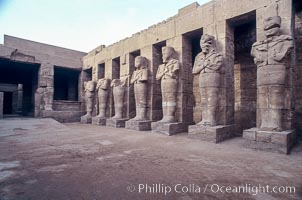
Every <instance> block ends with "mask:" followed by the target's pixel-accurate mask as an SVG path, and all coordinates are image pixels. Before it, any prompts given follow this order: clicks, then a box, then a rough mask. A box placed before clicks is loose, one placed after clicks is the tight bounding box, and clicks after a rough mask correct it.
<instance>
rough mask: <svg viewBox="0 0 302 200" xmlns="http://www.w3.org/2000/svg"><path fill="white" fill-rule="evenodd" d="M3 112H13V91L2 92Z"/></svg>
mask: <svg viewBox="0 0 302 200" xmlns="http://www.w3.org/2000/svg"><path fill="white" fill-rule="evenodd" d="M3 105H4V106H3V114H4V115H6V114H13V112H12V111H13V93H12V92H4V98H3Z"/></svg>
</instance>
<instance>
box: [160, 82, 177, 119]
mask: <svg viewBox="0 0 302 200" xmlns="http://www.w3.org/2000/svg"><path fill="white" fill-rule="evenodd" d="M161 91H162V97H163V104H162V105H163V118H162V120H160V122H164V123H172V122H175V111H176V102H177V100H176V98H177V80H175V79H163V80H162V82H161Z"/></svg>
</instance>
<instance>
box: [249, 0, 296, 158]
mask: <svg viewBox="0 0 302 200" xmlns="http://www.w3.org/2000/svg"><path fill="white" fill-rule="evenodd" d="M256 14H257V42H256V43H254V45H253V49H252V56H253V57H254V58H255V59H254V61H255V63H256V64H257V127H255V128H251V129H248V130H244V132H243V138H244V139H245V140H246V142H245V146H246V147H249V148H256V149H261V150H265V151H273V152H278V153H285V154H288V153H290V150H291V148H292V146H293V145H294V144H295V142H296V132H295V130H294V115H293V113H294V108H295V95H294V94H295V91H294V90H295V87H294V86H295V78H294V75H293V71H295V69H294V67H295V61H294V59H293V58H294V54H293V53H292V48H293V44H292V43H293V33H294V30H293V28H294V26H293V23H294V20H295V19H294V14H293V9H292V1H291V0H282V1H278V2H273V3H272V4H270V5H268V6H267V7H262V8H259V9H257V10H256ZM278 16H279V17H280V18H279V17H278ZM280 20H281V23H280ZM271 25H274V27H272V26H271ZM278 27H279V28H278ZM272 29H274V30H275V29H278V30H279V31H280V33H279V34H278V33H277V32H273V33H271V34H269V33H268V32H269V31H270V30H272ZM272 35H273V36H272ZM268 38H269V39H268ZM276 39H277V40H278V42H277V43H276V45H275V43H274V42H275V41H276ZM272 42H273V44H274V45H271V44H272ZM281 44H282V45H281ZM261 45H262V46H265V47H267V48H266V49H261V48H260V46H261ZM258 47H259V48H258ZM261 51H265V52H266V54H265V55H266V56H264V58H265V59H267V61H265V60H262V59H261V58H259V56H258V54H261V53H262V52H261ZM276 52H277V53H281V54H282V52H287V53H285V54H282V55H281V54H275V53H276ZM278 56H282V57H280V58H281V59H278ZM268 74H269V75H268Z"/></svg>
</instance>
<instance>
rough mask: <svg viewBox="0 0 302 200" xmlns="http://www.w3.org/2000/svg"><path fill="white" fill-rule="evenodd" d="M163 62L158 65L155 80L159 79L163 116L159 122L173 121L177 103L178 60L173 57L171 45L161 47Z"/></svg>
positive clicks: (173, 51)
mask: <svg viewBox="0 0 302 200" xmlns="http://www.w3.org/2000/svg"><path fill="white" fill-rule="evenodd" d="M162 54H163V63H164V64H161V65H159V67H158V70H157V74H156V80H161V92H162V101H163V103H162V106H163V118H162V120H160V121H159V122H163V123H172V122H175V111H176V103H177V88H178V73H179V68H180V64H179V61H178V60H176V59H174V58H173V55H174V54H175V50H174V48H172V47H169V46H167V47H163V48H162Z"/></svg>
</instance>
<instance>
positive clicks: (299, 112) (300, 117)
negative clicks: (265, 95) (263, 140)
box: [295, 5, 302, 138]
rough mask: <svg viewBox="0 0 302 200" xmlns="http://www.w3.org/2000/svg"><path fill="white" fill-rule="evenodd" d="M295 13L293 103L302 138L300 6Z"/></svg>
mask: <svg viewBox="0 0 302 200" xmlns="http://www.w3.org/2000/svg"><path fill="white" fill-rule="evenodd" d="M297 8H299V9H297V10H296V11H295V38H296V42H295V53H296V57H295V59H296V67H295V74H296V76H295V78H296V81H297V82H296V92H295V97H296V102H295V123H296V124H295V126H296V127H297V133H298V135H299V136H300V138H302V5H300V6H298V5H297Z"/></svg>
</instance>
